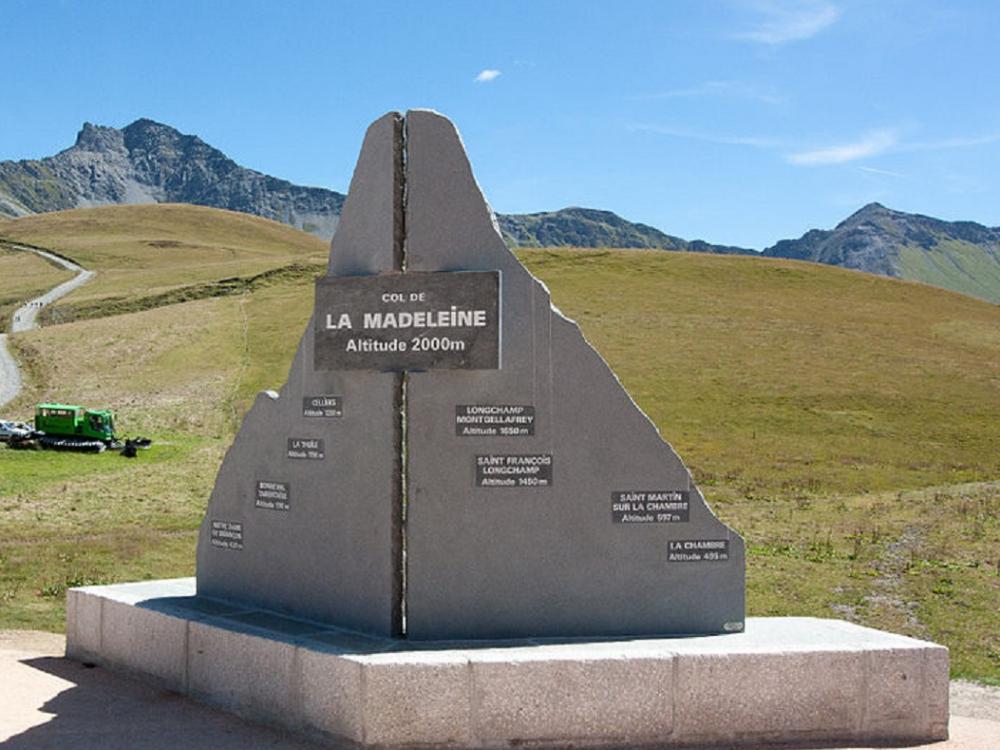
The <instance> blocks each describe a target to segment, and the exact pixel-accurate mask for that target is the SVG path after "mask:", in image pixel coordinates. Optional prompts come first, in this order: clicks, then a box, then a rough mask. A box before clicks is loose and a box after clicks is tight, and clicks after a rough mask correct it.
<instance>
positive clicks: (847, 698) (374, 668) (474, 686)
mask: <svg viewBox="0 0 1000 750" xmlns="http://www.w3.org/2000/svg"><path fill="white" fill-rule="evenodd" d="M80 594H82V596H80ZM193 594H194V581H193V580H191V579H185V580H178V581H167V582H159V581H151V582H143V583H137V584H128V585H124V586H103V587H102V586H98V587H89V588H87V589H84V590H73V591H71V592H70V601H72V602H74V603H73V604H71V605H70V610H71V617H73V618H75V619H76V624H75V626H74V627H70V628H69V629H68V632H67V652H68V653H69V654H75V653H81V652H84V651H86V652H88V658H89V659H90V660H92V661H95V662H97V663H98V664H102V665H106V666H112V667H116V668H121V669H126V670H128V671H129V672H132V673H141V674H144V675H146V676H147V677H149V678H151V679H152V680H153V681H155V682H157V683H158V684H160V685H162V684H165V683H168V682H169V680H170V679H171V677H172V675H174V671H173V670H174V665H175V663H176V662H175V654H176V652H175V651H174V649H175V646H176V642H173V641H168V640H164V639H162V638H150V639H148V641H147V642H146V648H147V649H148V650H150V651H152V652H155V653H153V654H148V653H142V652H141V650H140V649H138V648H133V647H131V646H129V647H125V648H122V647H120V646H117V645H114V641H115V639H116V638H117V636H116V635H114V634H115V633H123V632H126V631H127V630H129V629H137V626H138V627H141V628H143V629H145V630H146V631H149V632H151V633H158V632H164V631H168V632H174V631H175V629H176V625H175V623H176V622H178V621H180V622H182V623H183V627H184V632H186V634H187V637H186V639H185V641H184V642H183V654H184V657H185V661H186V663H187V665H188V666H187V669H188V679H187V682H186V684H185V685H184V687H183V691H184V692H186V693H187V694H188V695H191V696H192V697H195V698H197V699H199V700H201V701H204V702H208V703H211V704H213V705H217V706H221V707H224V708H226V709H228V710H230V711H233V712H235V713H239V714H241V715H243V716H246V717H248V718H253V719H255V720H258V721H259V720H262V719H263V720H267V721H269V722H271V723H275V724H278V725H280V726H284V727H287V728H291V729H295V730H297V731H302V732H306V733H309V734H312V735H314V736H322V737H324V738H325V739H326V741H327V742H328V743H330V744H331V745H333V746H336V747H343V746H344V744H345V743H355V744H356V745H360V746H363V747H381V748H404V747H410V748H412V747H414V746H435V747H440V748H459V747H462V748H491V747H492V748H496V747H510V746H514V745H519V744H524V745H526V746H531V747H538V748H556V747H566V746H574V747H586V746H601V745H611V746H619V747H643V746H656V747H684V746H691V745H692V744H699V745H701V746H710V747H719V746H725V747H728V746H736V745H743V746H756V747H759V746H760V745H761V743H770V742H778V743H799V744H800V745H801V744H808V745H809V746H816V745H820V746H823V745H826V744H829V745H835V744H841V745H847V744H850V745H852V746H855V745H857V744H864V745H866V746H867V745H868V743H875V744H880V743H892V742H900V741H906V742H909V743H911V744H918V743H922V742H927V741H931V740H936V739H941V738H943V737H945V736H946V734H947V726H948V724H947V722H948V714H947V700H948V697H947V695H948V693H947V684H948V652H947V649H944V648H942V647H940V646H936V645H934V644H931V643H926V642H923V641H918V640H915V639H913V638H906V637H903V636H897V635H893V634H891V633H883V632H880V631H876V630H871V629H869V628H862V627H859V626H856V625H851V624H849V623H842V622H837V621H832V620H819V619H815V618H749V619H748V620H747V627H746V630H745V631H744V632H743V633H739V634H735V635H731V636H700V637H692V638H640V639H618V640H613V639H609V640H603V641H596V642H594V641H583V640H579V641H565V642H556V641H551V642H545V643H537V644H532V643H530V642H526V641H520V642H519V643H518V644H517V645H510V646H505V645H503V644H500V643H498V642H493V643H490V644H489V645H482V644H481V642H466V643H453V644H430V643H424V644H418V647H414V646H412V645H411V646H409V647H403V645H404V644H403V642H401V641H399V640H395V641H393V640H391V639H379V638H372V637H365V636H361V635H358V634H356V633H350V632H346V631H342V630H334V629H328V630H322V631H320V632H315V633H313V632H309V631H311V630H312V628H313V626H314V624H312V623H307V622H303V621H301V620H294V619H290V618H287V617H283V616H280V615H277V614H275V613H271V612H265V611H252V612H240V611H233V612H229V613H227V614H225V615H224V616H214V615H212V614H211V613H212V612H215V611H217V609H218V606H224V605H219V603H217V602H216V603H212V602H206V601H204V600H202V599H193ZM82 601H90V602H93V603H95V604H96V606H85V607H80V606H79V604H80V602H82ZM184 612H186V613H187V614H186V615H184V614H182V613H184ZM102 613H103V614H102ZM179 615H180V616H179ZM167 621H170V622H167ZM94 633H97V634H98V637H97V638H96V639H95V638H94ZM102 633H103V636H102V635H101V634H102ZM80 634H85V635H83V636H82V638H83V639H84V640H85V641H86V642H87V644H88V648H87V649H83V648H82V647H81V640H80V639H81V635H80ZM95 643H96V646H95V645H94V644H95ZM109 644H110V645H112V648H111V652H109V651H108V646H109ZM390 644H395V647H393V646H391V645H390ZM90 648H94V649H95V652H94V653H89V649H90ZM386 649H389V650H386ZM904 675H905V677H906V679H903V676H904Z"/></svg>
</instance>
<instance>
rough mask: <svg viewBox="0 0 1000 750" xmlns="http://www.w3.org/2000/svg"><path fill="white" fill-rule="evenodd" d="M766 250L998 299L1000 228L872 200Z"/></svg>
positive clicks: (984, 297) (999, 298) (989, 299)
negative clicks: (896, 208) (835, 220)
mask: <svg viewBox="0 0 1000 750" xmlns="http://www.w3.org/2000/svg"><path fill="white" fill-rule="evenodd" d="M763 254H764V255H767V256H771V257H776V258H796V259H799V260H810V261H814V262H816V263H826V264H828V265H833V266H842V267H844V268H853V269H857V270H859V271H867V272H869V273H876V274H880V275H882V276H892V277H895V278H900V279H909V280H911V281H922V282H924V283H926V284H933V285H934V286H940V287H944V288H945V289H952V290H954V291H957V292H962V293H963V294H969V295H972V296H973V297H979V298H981V299H985V300H987V301H990V302H996V303H1000V228H990V227H985V226H983V225H982V224H976V223H975V222H971V221H955V222H950V221H942V220H940V219H934V218H931V217H929V216H921V215H919V214H908V213H904V212H903V211H893V210H892V209H890V208H886V207H885V206H883V205H881V204H879V203H869V204H868V205H867V206H865V207H864V208H862V209H861V210H860V211H858V212H856V213H854V214H852V215H851V216H849V217H847V218H846V219H844V221H842V222H840V224H838V225H837V226H836V227H835V228H834V229H830V230H823V229H811V230H809V231H808V232H806V233H805V234H804V235H802V237H800V238H799V239H797V240H782V241H781V242H778V243H777V244H776V245H774V246H773V247H769V248H767V249H766V250H764V253H763Z"/></svg>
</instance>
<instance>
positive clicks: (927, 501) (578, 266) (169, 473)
mask: <svg viewBox="0 0 1000 750" xmlns="http://www.w3.org/2000/svg"><path fill="white" fill-rule="evenodd" d="M139 252H144V251H143V250H141V245H140V250H139ZM519 255H520V256H521V257H522V259H523V260H524V262H525V263H526V264H527V265H528V266H529V268H531V270H532V271H533V272H534V273H535V274H537V275H538V276H539V277H540V278H541V279H542V280H544V281H545V282H546V284H548V285H549V287H550V289H551V290H552V293H553V298H554V301H555V303H556V304H557V305H558V306H559V307H560V308H561V309H562V310H563V311H565V312H566V313H567V314H569V315H570V316H572V317H574V318H576V319H577V320H578V321H579V322H580V324H581V326H582V328H583V331H584V333H585V334H586V336H587V337H588V339H589V340H590V341H591V342H592V343H593V344H594V345H595V346H596V347H597V349H598V350H599V351H600V352H601V353H602V354H603V355H604V356H605V357H606V358H607V359H608V361H609V363H610V364H611V366H612V367H613V368H614V370H615V371H616V372H617V373H618V375H619V376H620V377H621V379H622V381H623V383H624V384H625V386H626V387H627V388H628V389H629V390H630V392H631V393H632V394H633V395H634V396H635V397H636V399H637V401H638V402H639V404H640V405H641V406H642V407H643V408H644V409H645V410H646V411H647V412H648V413H649V414H650V416H651V417H652V418H653V420H654V422H655V423H656V424H657V425H658V427H659V429H660V431H661V432H662V434H663V435H664V437H665V438H666V439H668V440H669V441H671V442H672V443H673V445H674V446H675V447H676V448H677V449H678V451H679V452H680V453H681V455H682V456H683V457H684V459H685V460H686V461H687V463H688V465H689V466H690V467H691V468H692V470H693V471H694V473H695V476H696V477H697V479H698V481H699V483H700V485H701V486H702V488H703V490H704V491H705V494H706V496H707V497H708V499H709V502H710V503H711V504H712V505H713V507H714V508H715V510H716V511H717V512H718V513H719V514H720V515H721V516H722V517H723V518H724V519H725V520H726V521H727V522H729V523H731V524H733V525H734V526H735V527H736V528H737V529H739V530H740V531H741V532H742V533H744V534H745V535H746V538H747V541H748V546H749V560H748V593H749V600H748V601H749V610H750V613H751V614H758V615H760V614H801V615H816V616H821V617H847V618H850V619H852V620H855V621H858V622H862V623H866V624H869V625H873V626H876V627H885V628H890V629H893V630H897V631H900V632H905V633H910V634H913V635H917V636H921V637H927V638H934V639H936V640H939V641H941V642H944V643H946V644H947V645H948V646H950V647H951V649H952V659H953V671H954V673H955V674H956V675H961V676H965V677H972V678H976V679H980V680H985V681H995V682H1000V607H998V606H997V605H998V603H1000V521H998V518H1000V481H998V479H1000V308H998V307H996V306H993V305H989V304H986V303H983V302H980V301H977V300H973V299H971V298H969V297H965V296H963V295H959V294H955V293H951V292H947V291H943V290H940V289H935V288H932V287H928V286H924V285H921V284H913V283H908V282H900V281H895V280H890V279H884V278H880V277H875V276H870V275H866V274H860V273H853V272H849V271H843V270H841V269H838V268H833V267H828V266H821V265H815V264H808V263H799V262H794V261H783V260H767V259H760V258H744V257H723V256H711V255H701V254H681V253H676V254H675V253H660V252H639V251H636V252H632V251H627V252H622V251H613V252H608V251H583V250H560V251H548V250H537V251H522V252H521V253H519ZM119 293H120V294H122V295H125V296H128V295H132V296H137V297H138V296H142V295H144V294H145V289H144V288H137V289H133V290H131V291H129V290H127V289H126V288H125V287H124V286H123V287H121V288H120V289H119ZM311 303H312V287H311V281H310V279H308V278H302V277H289V278H280V279H275V280H274V281H273V283H269V284H264V285H259V286H254V287H247V288H246V289H244V290H242V291H241V292H240V293H238V294H231V295H228V296H220V297H211V298H204V299H197V300H192V301H188V302H183V303H177V304H163V305H160V306H156V307H150V308H149V309H145V310H142V311H138V312H132V313H129V314H126V315H118V316H115V317H111V318H89V319H80V320H77V321H75V322H72V323H68V324H64V325H57V326H51V327H48V328H44V329H42V330H39V331H35V332H31V333H29V334H24V335H19V336H17V337H15V338H14V345H15V347H16V349H17V351H18V353H19V355H20V356H21V357H22V358H23V359H24V361H25V362H26V367H27V373H28V376H29V378H28V379H29V384H28V389H27V391H26V392H25V394H24V395H23V396H22V397H21V398H20V399H19V401H18V402H17V403H16V404H14V405H13V407H12V410H11V411H13V412H17V413H18V414H19V415H22V416H23V415H27V414H28V413H29V412H30V409H31V405H32V404H33V403H35V402H36V401H37V400H41V399H43V398H44V399H48V398H59V399H64V400H69V401H79V402H83V403H88V404H94V405H107V406H111V407H113V408H116V409H117V410H118V411H119V413H120V418H119V421H120V423H121V425H122V426H123V428H124V429H125V430H127V431H129V432H131V433H133V434H134V433H138V432H141V433H145V434H150V435H152V436H153V437H154V438H156V440H157V442H156V444H155V445H154V447H153V448H152V449H151V450H150V451H148V452H145V453H143V454H141V455H140V457H139V459H138V460H136V461H125V460H123V459H121V458H119V457H118V456H116V455H103V456H72V455H57V454H48V453H43V454H21V453H15V452H11V451H3V450H0V627H45V628H50V629H59V628H61V627H62V618H63V616H64V613H63V595H64V591H65V588H66V587H67V586H71V585H74V584H78V583H82V582H91V581H95V582H101V581H115V580H128V579H136V578H143V577H164V576H176V575H190V574H191V573H192V572H193V566H194V545H195V538H196V528H197V524H198V523H199V521H200V520H201V515H202V513H203V512H204V507H205V503H206V499H207V497H208V494H209V491H210V489H211V485H212V482H213V479H214V476H215V471H216V470H217V467H218V464H219V461H220V460H221V457H222V454H223V452H224V451H225V448H226V446H227V445H228V444H229V442H230V441H231V439H232V435H233V431H234V430H235V429H236V427H237V425H238V422H239V418H240V416H241V415H242V413H243V412H244V410H245V409H246V407H247V405H248V404H249V402H250V399H251V398H252V397H253V395H254V394H255V393H256V392H257V391H259V390H260V389H262V388H267V387H275V386H278V385H280V384H281V382H282V381H283V380H284V378H285V374H286V372H287V368H288V365H289V363H290V361H291V357H292V355H293V353H294V349H295V346H296V345H297V342H298V339H299V336H300V333H301V331H303V330H304V328H305V325H306V322H307V320H308V316H309V313H310V310H311ZM81 350H85V351H86V352H87V353H88V354H90V355H95V354H96V355H97V358H98V360H99V361H100V362H101V367H99V368H98V367H94V366H93V360H92V358H90V357H74V356H68V354H69V353H72V352H74V351H81ZM608 437H609V439H613V436H608Z"/></svg>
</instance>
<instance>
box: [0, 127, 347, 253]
mask: <svg viewBox="0 0 1000 750" xmlns="http://www.w3.org/2000/svg"><path fill="white" fill-rule="evenodd" d="M343 202H344V196H343V195H341V194H340V193H336V192H334V191H332V190H325V189H323V188H310V187H301V186H299V185H293V184H292V183H290V182H287V181H286V180H279V179H277V178H275V177H269V176H268V175H265V174H261V173H260V172H255V171H254V170H252V169H247V168H246V167H241V166H240V165H239V164H237V163H236V162H234V161H233V160H232V159H230V158H229V157H227V156H226V155H225V154H223V153H222V152H221V151H219V150H218V149H215V148H212V147H211V146H209V145H208V144H207V143H205V142H204V141H203V140H201V139H200V138H198V137H197V136H193V135H183V134H182V133H180V132H178V131H177V130H175V129H174V128H171V127H169V126H167V125H162V124H160V123H158V122H153V121H152V120H145V119H144V120H136V121H135V122H133V123H132V124H131V125H129V126H127V127H125V128H122V129H121V130H118V129H116V128H109V127H103V126H100V125H92V124H90V123H89V122H88V123H84V125H83V129H82V130H81V131H80V133H79V135H78V136H77V138H76V143H75V144H74V145H73V146H71V147H70V148H68V149H66V150H65V151H61V152H59V153H58V154H56V155H55V156H50V157H46V158H44V159H41V160H38V161H4V162H0V214H6V215H8V216H22V215H25V214H31V213H44V212H47V211H58V210H61V209H66V208H80V207H85V206H100V205H106V204H122V203H124V204H134V203H192V204H195V205H199V206H212V207H215V208H227V209H230V210H232V211H242V212H243V213H249V214H255V215H257V216H263V217H265V218H268V219H274V220H276V221H280V222H283V223H285V224H290V225H292V226H294V227H296V228H298V229H303V230H305V231H307V232H312V233H314V234H320V235H325V236H327V237H329V236H330V235H332V234H333V230H334V229H335V228H336V226H337V219H338V218H339V216H340V207H341V205H342V204H343Z"/></svg>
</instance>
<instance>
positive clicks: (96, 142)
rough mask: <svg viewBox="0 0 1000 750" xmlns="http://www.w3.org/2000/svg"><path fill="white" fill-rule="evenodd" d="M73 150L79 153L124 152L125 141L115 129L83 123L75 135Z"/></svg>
mask: <svg viewBox="0 0 1000 750" xmlns="http://www.w3.org/2000/svg"><path fill="white" fill-rule="evenodd" d="M73 148H75V149H77V150H79V151H97V152H102V151H124V150H125V141H124V139H123V138H122V132H121V131H120V130H118V129H117V128H111V127H107V126H105V125H94V124H93V123H90V122H85V123H83V127H82V128H80V132H79V133H77V136H76V143H75V144H73Z"/></svg>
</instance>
